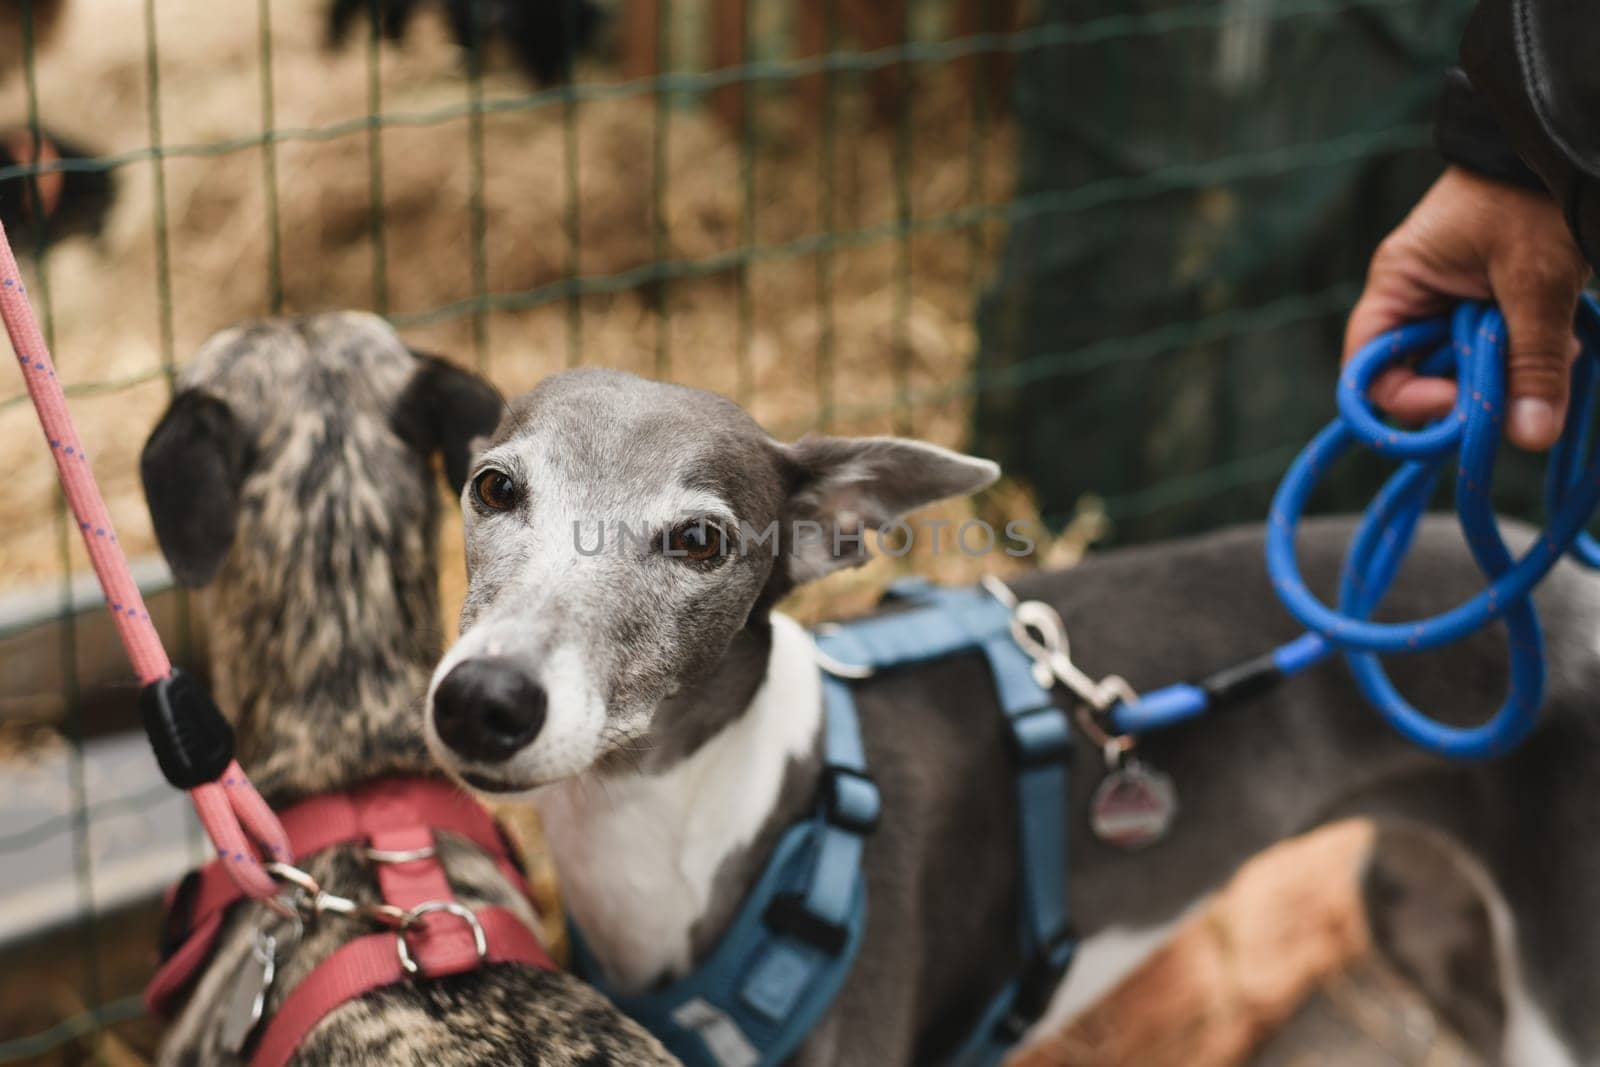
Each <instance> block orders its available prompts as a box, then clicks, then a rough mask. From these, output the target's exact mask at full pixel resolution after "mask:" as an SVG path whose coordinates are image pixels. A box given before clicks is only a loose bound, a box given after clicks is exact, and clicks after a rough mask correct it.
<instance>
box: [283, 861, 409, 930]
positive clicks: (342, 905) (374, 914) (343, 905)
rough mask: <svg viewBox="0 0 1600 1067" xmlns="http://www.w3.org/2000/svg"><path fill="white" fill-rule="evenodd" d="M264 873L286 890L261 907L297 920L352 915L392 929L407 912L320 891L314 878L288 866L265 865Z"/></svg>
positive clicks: (398, 925) (311, 920)
mask: <svg viewBox="0 0 1600 1067" xmlns="http://www.w3.org/2000/svg"><path fill="white" fill-rule="evenodd" d="M267 873H269V874H271V875H272V876H273V877H274V878H276V879H278V880H279V881H280V882H283V883H284V884H285V887H286V888H285V891H284V892H283V893H282V894H280V895H278V896H276V897H270V898H268V899H266V900H264V901H262V903H263V904H265V905H267V907H269V908H271V909H272V910H273V911H275V912H277V913H278V914H279V915H282V916H285V917H286V918H291V919H294V920H296V921H303V922H315V921H316V920H317V919H319V918H320V917H322V916H323V915H325V914H329V913H331V914H334V915H346V916H354V917H355V918H358V919H365V920H367V921H369V922H372V923H376V924H377V925H379V926H382V927H386V928H388V929H391V930H395V929H399V928H400V927H402V926H403V925H404V924H405V921H406V911H405V909H404V908H401V907H397V906H396V905H394V904H364V903H362V902H360V901H357V900H351V899H350V898H349V897H342V896H339V895H338V894H337V893H330V892H328V891H327V890H325V889H323V888H322V886H321V885H320V884H319V883H318V882H317V880H316V879H315V878H313V877H312V876H311V875H309V874H307V873H306V872H305V871H303V870H301V869H300V868H299V867H295V866H292V865H290V864H287V863H269V864H267Z"/></svg>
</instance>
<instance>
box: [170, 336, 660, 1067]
mask: <svg viewBox="0 0 1600 1067" xmlns="http://www.w3.org/2000/svg"><path fill="white" fill-rule="evenodd" d="M501 408H502V404H501V401H500V397H499V395H498V394H497V393H496V392H495V391H494V390H493V389H492V388H491V387H490V386H488V385H487V384H486V383H484V382H482V381H480V380H479V379H477V378H476V377H474V376H472V375H470V374H468V373H466V372H465V371H462V370H459V369H456V368H454V367H452V366H450V365H449V364H447V363H445V362H443V361H441V360H437V359H434V358H431V357H422V356H418V355H417V354H414V353H412V352H411V351H408V350H407V349H406V347H405V346H404V345H402V344H401V343H400V341H399V339H398V338H397V337H396V336H395V334H394V332H393V331H392V330H391V329H390V328H389V327H388V325H387V324H385V323H384V322H383V321H382V320H380V319H378V318H375V317H373V316H370V315H359V314H326V315H318V316H314V317H311V318H306V319H298V320H273V321H264V322H258V323H253V324H249V325H245V326H240V327H236V328H233V329H229V330H225V331H223V332H222V333H220V334H218V335H216V336H215V337H213V338H212V339H211V340H210V341H208V342H207V343H206V344H205V346H204V347H202V348H201V350H200V351H199V353H198V354H197V355H196V356H195V358H194V360H193V362H192V363H191V364H190V365H189V366H188V367H187V368H186V369H185V370H184V371H183V374H182V378H181V381H180V390H179V392H178V393H177V395H176V396H175V397H174V398H173V401H172V404H171V406H170V407H169V408H168V410H167V412H166V414H165V416H164V417H163V418H162V420H161V422H160V424H159V425H158V426H157V427H156V429H155V430H154V432H153V433H152V434H151V437H150V440H149V441H148V443H147V444H146V446H145V450H144V455H143V458H142V464H141V466H142V470H143V475H144V481H145V489H146V495H147V497H148V499H149V503H150V508H151V513H152V516H153V518H154V521H155V529H156V533H157V536H158V538H159V540H160V542H161V546H162V549H163V551H164V552H165V554H166V556H167V559H168V560H169V561H170V563H171V565H172V568H173V571H174V572H175V573H176V574H177V576H178V577H179V578H180V579H181V580H182V581H183V582H184V583H185V584H188V585H206V586H207V589H206V595H207V597H208V606H209V611H208V620H209V623H210V626H209V634H210V641H211V653H212V656H211V660H212V676H213V680H214V686H215V691H216V694H217V697H218V698H219V704H220V706H221V707H223V708H225V709H229V710H230V711H231V712H233V713H234V714H235V720H234V725H235V729H236V732H237V736H238V746H239V747H238V752H239V758H240V761H241V763H242V764H243V766H244V768H245V770H246V771H247V773H249V774H250V775H251V776H252V778H253V780H254V781H255V783H256V785H257V786H258V787H259V788H260V790H261V792H262V795H263V796H264V797H265V798H266V799H267V800H268V802H269V803H271V804H273V805H274V806H275V807H277V806H281V805H284V804H288V803H292V802H294V801H297V800H301V799H303V798H306V797H309V796H312V795H314V794H323V793H329V792H340V791H344V790H348V789H350V788H352V787H355V786H358V785H360V784H361V783H365V782H369V781H372V780H375V779H380V778H386V777H389V778H392V777H395V776H415V775H428V774H435V773H436V771H435V769H434V768H433V767H432V765H431V763H430V761H429V760H428V757H427V752H426V750H425V748H424V746H423V742H422V736H421V719H420V704H421V700H422V696H423V694H424V692H425V690H426V686H427V678H428V671H429V669H430V668H431V667H432V665H433V664H434V662H435V661H436V660H437V658H438V655H439V647H440V633H439V627H438V592H437V584H438V567H437V562H436V553H435V537H436V525H437V512H438V505H437V494H436V493H435V491H434V487H433V478H434V474H433V470H432V462H433V457H434V456H436V455H441V456H442V458H443V461H444V468H445V471H446V474H447V476H448V477H449V478H450V479H452V481H453V484H456V485H459V484H460V483H461V482H462V481H463V480H464V479H465V477H466V465H467V462H468V458H469V446H470V442H471V440H472V439H473V438H474V437H475V436H477V435H480V434H484V433H486V432H488V431H489V430H490V429H492V428H493V426H494V424H495V422H496V420H497V419H498V418H499V416H500V412H501ZM436 847H437V849H438V855H439V859H440V862H441V863H442V865H443V867H444V874H445V876H446V878H447V879H448V881H449V883H450V885H451V887H452V890H453V891H454V893H455V896H456V898H457V899H458V900H459V901H461V902H462V903H464V904H466V905H467V906H469V907H472V908H474V909H478V908H481V907H483V906H485V905H496V906H499V907H503V908H505V909H508V910H510V911H512V912H514V913H515V914H516V915H517V916H519V917H521V918H522V919H524V920H525V921H526V922H528V923H530V924H531V923H533V922H534V921H535V917H534V915H533V913H532V910H531V909H530V907H529V905H528V902H527V900H526V899H525V897H524V896H523V893H522V892H521V889H520V887H518V886H516V885H513V884H511V882H510V881H509V880H508V878H507V876H506V874H505V873H502V869H501V868H500V867H498V866H497V865H496V864H495V863H494V862H493V861H492V860H491V859H490V858H489V857H488V855H487V854H485V853H484V852H483V851H482V850H481V849H480V848H479V847H478V846H477V845H476V844H474V843H472V842H470V841H468V840H466V839H465V838H461V837H457V836H455V835H452V834H446V833H439V834H437V835H436ZM303 862H304V864H305V867H306V870H307V871H308V872H309V873H310V874H311V875H312V876H313V877H314V878H316V879H317V880H318V882H320V883H321V885H322V887H323V888H324V889H326V890H328V891H329V892H332V893H335V894H340V895H342V896H344V897H346V898H347V899H351V900H355V901H357V902H362V903H370V902H374V901H376V900H379V899H381V898H380V897H379V896H378V884H377V882H376V879H375V875H374V861H373V860H369V859H368V858H367V857H366V856H365V855H363V854H362V850H361V849H360V848H358V847H357V846H356V845H353V844H345V845H338V846H336V847H333V848H330V849H327V850H325V851H323V852H320V853H317V854H315V855H313V856H311V857H309V858H308V859H306V860H304V861H303ZM257 927H263V928H265V929H268V930H271V931H275V932H276V933H277V934H278V935H280V937H282V936H283V935H284V933H285V931H286V930H287V925H286V922H285V921H284V920H280V919H277V918H276V917H274V916H273V915H272V914H271V913H270V912H268V911H267V910H266V909H265V908H264V907H263V906H262V905H259V904H254V903H251V904H243V903H241V904H236V905H235V906H234V907H233V908H232V910H231V912H230V913H229V914H228V916H227V917H226V919H225V925H224V927H223V929H222V932H221V935H220V937H219V938H218V940H217V941H216V943H215V946H214V949H213V952H214V955H213V956H212V957H211V959H210V961H209V962H208V963H207V964H206V965H205V968H204V970H203V971H202V972H201V973H200V975H199V977H198V980H197V981H196V983H195V985H194V987H193V992H192V993H191V994H190V995H189V996H188V999H187V1003H186V1004H185V1006H184V1008H183V1010H182V1013H181V1014H180V1015H179V1016H178V1018H177V1019H176V1022H175V1024H174V1026H173V1027H172V1029H171V1030H170V1031H169V1032H168V1034H167V1035H166V1038H165V1040H164V1042H163V1045H162V1048H161V1054H160V1062H162V1063H164V1064H229V1063H240V1062H247V1057H246V1058H243V1059H242V1058H241V1056H240V1055H239V1054H238V1052H237V1051H236V1050H235V1049H233V1048H231V1045H233V1044H236V1043H237V1034H235V1036H234V1038H232V1039H229V1037H228V1031H229V1029H230V1027H231V1026H232V1025H233V1023H232V1021H231V1020H230V1010H231V1009H230V1005H232V1004H233V1003H234V1002H235V1001H236V999H237V997H238V996H239V988H238V987H239V986H240V985H241V981H240V975H241V974H242V973H243V971H242V969H243V968H246V967H247V966H248V965H249V957H250V951H251V946H252V939H253V931H254V930H255V929H256V928H257ZM366 932H367V930H366V929H364V927H363V925H362V923H361V922H359V921H357V920H354V919H350V918H344V917H341V916H338V915H332V914H328V915H324V916H322V917H321V918H319V919H318V921H317V922H316V923H315V924H309V923H308V924H307V926H306V928H305V932H304V935H303V937H301V938H300V939H299V941H298V942H297V943H295V944H294V947H293V948H292V952H291V953H290V954H288V955H287V956H286V957H285V958H283V959H281V960H279V961H278V973H277V975H276V978H275V979H274V980H273V981H272V982H271V983H270V985H269V987H268V990H267V993H268V995H267V999H266V1001H265V1004H264V1009H265V1010H264V1018H263V1023H265V1022H266V1021H268V1020H270V1019H271V1018H272V1017H273V1016H274V1014H275V1013H276V1012H277V1011H278V1009H279V1007H280V1006H281V1005H282V1004H283V1002H284V999H285V998H286V996H287V995H288V994H289V993H290V992H291V991H293V990H294V989H295V988H296V987H297V986H298V985H299V984H300V982H301V981H302V980H303V979H304V978H305V977H306V976H307V975H308V974H310V973H311V971H312V969H313V968H314V967H315V966H316V965H317V964H318V963H319V962H321V961H322V960H323V959H325V958H326V957H327V956H328V955H329V954H330V953H332V952H333V951H334V950H335V949H337V948H339V947H340V946H341V945H342V944H344V943H346V942H348V941H350V940H351V939H352V938H354V937H356V936H357V935H359V934H362V933H366ZM259 1032H260V1027H257V1028H256V1033H257V1036H258V1037H259ZM245 1051H246V1052H248V1051H249V1050H248V1048H247V1049H246V1050H245ZM293 1062H295V1063H301V1064H334V1063H382V1062H387V1063H411V1064H429V1065H433V1064H481V1065H490V1064H493V1065H503V1064H508V1063H541V1064H619V1065H620V1064H640V1063H644V1064H654V1063H667V1062H671V1061H670V1060H669V1058H668V1057H667V1056H666V1055H665V1053H664V1051H663V1050H662V1049H661V1047H660V1046H659V1044H657V1042H656V1041H655V1040H654V1039H653V1038H651V1037H650V1036H649V1035H647V1034H645V1033H644V1032H643V1031H642V1030H641V1029H640V1028H639V1027H638V1026H636V1025H635V1024H634V1023H632V1022H631V1021H630V1020H628V1019H625V1018H623V1017H622V1016H621V1015H619V1014H618V1013H617V1011H616V1010H615V1009H614V1008H613V1007H612V1006H611V1004H610V1002H609V1001H607V1000H606V999H605V998H604V997H602V996H600V995H599V994H598V993H596V992H595V991H594V990H593V989H591V988H589V987H588V986H586V985H584V984H582V983H581V982H579V981H578V980H577V979H575V978H573V977H571V976H570V975H566V974H560V973H552V972H550V971H547V970H543V969H540V968H537V967H534V966H527V965H521V964H513V963H501V964H495V965H492V966H487V967H480V968H479V969H476V970H471V971H466V972H464V973H460V974H454V975H450V976H448V977H442V978H437V979H426V980H421V981H410V982H403V983H401V984H398V985H390V986H387V987H385V988H382V989H378V990H375V991H373V992H371V993H368V994H366V995H364V996H361V997H359V998H358V999H354V1000H350V1001H348V1002H346V1003H345V1004H344V1005H343V1006H342V1007H339V1008H336V1009H335V1010H334V1011H333V1012H332V1013H331V1014H329V1015H328V1016H326V1017H325V1018H323V1019H322V1021H321V1022H320V1024H318V1025H317V1026H316V1027H315V1028H314V1029H312V1030H311V1031H310V1032H309V1033H308V1034H307V1035H306V1039H305V1040H304V1041H303V1042H302V1043H301V1045H300V1047H299V1052H298V1053H297V1055H296V1057H295V1059H294V1061H293Z"/></svg>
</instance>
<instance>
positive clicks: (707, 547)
mask: <svg viewBox="0 0 1600 1067" xmlns="http://www.w3.org/2000/svg"><path fill="white" fill-rule="evenodd" d="M668 544H669V546H670V547H671V548H672V551H673V554H675V555H679V556H685V557H687V558H689V559H692V560H694V561H695V562H696V563H704V562H705V561H706V560H708V559H712V558H713V557H715V556H720V555H721V554H722V531H721V530H719V529H717V528H716V527H715V526H713V525H711V524H710V523H708V522H691V523H688V524H686V525H683V526H679V527H678V528H677V529H675V530H673V531H672V536H671V537H670V538H669V539H668Z"/></svg>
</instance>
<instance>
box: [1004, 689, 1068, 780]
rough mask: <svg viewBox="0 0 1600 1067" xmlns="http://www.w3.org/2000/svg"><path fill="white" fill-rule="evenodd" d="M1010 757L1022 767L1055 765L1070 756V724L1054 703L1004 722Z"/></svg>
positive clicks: (1065, 714) (1065, 715)
mask: <svg viewBox="0 0 1600 1067" xmlns="http://www.w3.org/2000/svg"><path fill="white" fill-rule="evenodd" d="M1007 722H1008V724H1009V725H1010V727H1011V754H1012V755H1013V756H1014V757H1015V758H1016V761H1017V763H1018V764H1019V765H1021V766H1023V767H1037V766H1040V765H1042V764H1046V763H1059V762H1061V761H1063V760H1065V759H1066V758H1067V757H1068V756H1069V755H1071V753H1072V723H1071V722H1070V721H1069V720H1068V719H1067V713H1066V712H1064V711H1062V710H1061V709H1060V708H1058V707H1056V706H1055V705H1054V704H1043V705H1040V706H1039V707H1037V708H1033V709H1031V710H1029V711H1024V712H1022V713H1021V714H1020V715H1013V716H1011V717H1010V718H1009V719H1008V720H1007Z"/></svg>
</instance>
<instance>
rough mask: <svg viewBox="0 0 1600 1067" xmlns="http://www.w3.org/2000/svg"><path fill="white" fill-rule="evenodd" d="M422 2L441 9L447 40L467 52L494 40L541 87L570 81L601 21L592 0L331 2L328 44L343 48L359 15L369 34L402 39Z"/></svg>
mask: <svg viewBox="0 0 1600 1067" xmlns="http://www.w3.org/2000/svg"><path fill="white" fill-rule="evenodd" d="M425 3H426V4H434V3H437V4H438V5H439V6H440V7H442V8H443V9H444V15H445V18H446V19H447V20H448V21H449V23H450V32H451V34H452V36H454V37H455V40H456V43H457V44H458V45H460V46H461V47H462V48H464V49H466V50H467V52H468V53H469V54H471V53H479V51H480V49H481V48H482V47H483V46H484V45H485V44H486V43H487V42H488V41H490V40H496V39H498V40H500V41H502V42H504V44H505V45H506V47H507V48H509V49H510V51H511V53H512V54H513V55H514V56H515V57H516V60H517V62H518V63H519V64H520V65H521V66H522V68H523V69H524V70H526V71H527V72H528V73H529V74H531V75H532V76H533V77H534V79H535V80H537V81H538V82H539V83H540V84H541V85H555V84H559V83H562V82H565V81H567V80H568V79H569V78H571V76H572V64H573V61H574V60H575V59H576V58H577V56H578V54H579V53H580V52H581V51H582V50H583V49H584V48H585V47H587V46H588V44H589V43H590V42H591V41H592V40H593V39H594V36H595V33H596V32H597V31H598V30H599V29H600V27H601V25H602V24H603V23H604V21H605V14H604V12H602V11H601V10H600V8H599V7H598V6H596V5H595V4H594V3H593V0H331V2H330V3H329V5H328V43H329V44H330V45H331V46H333V47H338V46H339V45H341V44H343V43H344V41H345V39H346V38H347V37H348V36H349V32H350V27H351V24H352V23H354V22H355V21H356V19H358V18H360V17H361V16H362V15H365V16H366V18H365V21H366V25H367V27H368V32H369V33H370V32H373V30H374V28H375V29H376V32H378V33H380V34H382V35H383V36H384V37H386V38H388V39H389V40H391V41H400V40H404V39H405V35H406V29H407V27H408V26H409V25H410V24H411V17H412V15H414V14H416V11H417V9H418V8H419V7H421V6H423V5H424V4H425ZM480 54H481V53H480Z"/></svg>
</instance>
